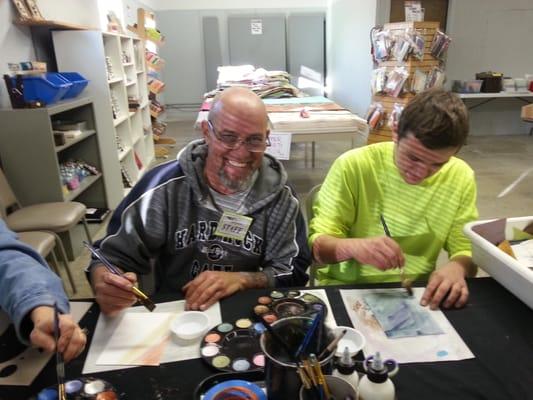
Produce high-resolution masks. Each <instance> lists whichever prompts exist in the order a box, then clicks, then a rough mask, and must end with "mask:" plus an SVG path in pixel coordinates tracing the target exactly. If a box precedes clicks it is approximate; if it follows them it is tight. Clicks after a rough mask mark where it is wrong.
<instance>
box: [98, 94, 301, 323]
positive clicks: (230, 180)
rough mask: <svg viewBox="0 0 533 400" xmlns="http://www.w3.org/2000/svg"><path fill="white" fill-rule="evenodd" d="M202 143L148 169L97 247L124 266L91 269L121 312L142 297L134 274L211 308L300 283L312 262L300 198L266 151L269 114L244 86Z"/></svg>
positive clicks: (106, 299) (217, 110)
mask: <svg viewBox="0 0 533 400" xmlns="http://www.w3.org/2000/svg"><path fill="white" fill-rule="evenodd" d="M201 128H202V133H203V139H201V140H196V141H193V142H191V143H190V144H189V145H188V146H187V147H185V148H184V149H183V150H182V151H181V152H180V154H179V155H178V159H177V160H175V161H170V162H168V163H165V164H161V165H159V166H157V167H155V168H154V169H152V170H151V171H149V172H147V173H146V175H145V176H143V178H142V179H141V180H140V182H139V183H138V184H137V185H135V187H134V188H133V189H132V191H131V192H130V194H129V195H128V196H127V197H126V198H125V199H124V200H123V201H122V203H121V204H120V206H119V208H118V209H117V210H116V211H115V213H114V215H113V218H112V220H111V222H110V224H109V228H108V235H107V236H106V237H105V238H104V239H103V240H102V241H101V242H100V243H99V247H100V250H101V252H102V253H103V254H104V255H105V256H106V257H107V258H108V259H109V260H110V261H111V262H112V263H113V264H115V265H116V266H117V267H119V268H120V269H121V270H122V271H124V272H126V273H125V275H123V276H117V275H113V274H111V273H109V272H107V270H106V268H104V267H103V266H102V265H101V264H99V262H98V261H96V260H94V261H93V262H92V263H91V265H90V266H89V267H88V273H89V277H90V280H91V283H92V286H93V288H94V291H95V294H96V300H97V302H98V303H99V304H100V307H101V309H102V311H103V312H104V313H106V314H111V315H112V314H115V313H117V312H119V311H120V310H122V309H124V308H125V307H128V306H130V305H131V304H133V303H134V302H135V300H136V298H135V297H134V296H133V295H132V293H131V286H132V285H134V284H135V283H136V282H137V274H146V273H149V272H150V271H151V270H152V267H151V261H155V263H154V264H155V275H156V277H157V282H156V284H157V290H159V291H182V293H183V295H184V297H185V300H186V302H187V308H188V309H191V310H205V309H206V308H208V307H209V306H211V305H212V304H213V303H215V302H216V301H218V300H219V299H221V298H224V297H227V296H230V295H231V294H233V293H235V292H237V291H240V290H245V289H248V288H264V287H288V286H302V285H305V283H306V282H307V279H308V276H307V274H306V272H305V271H306V269H307V267H308V266H309V264H310V262H311V256H310V251H309V248H308V246H307V239H306V227H305V222H304V220H303V217H302V214H301V211H300V204H299V201H298V199H297V198H296V195H295V193H294V191H293V190H292V189H291V187H290V186H289V185H288V183H287V173H286V172H285V169H284V168H283V165H282V164H281V163H280V162H279V161H278V160H276V159H275V158H274V157H272V156H270V155H268V154H265V150H266V148H267V146H269V145H270V142H269V139H268V135H269V128H268V117H267V112H266V108H265V106H264V104H263V102H262V101H261V99H260V98H259V97H258V96H257V95H255V94H254V93H253V92H251V91H249V90H248V89H243V88H230V89H226V90H225V91H224V92H222V93H221V94H220V95H218V96H217V97H216V98H215V100H214V101H213V105H212V107H211V111H210V112H209V116H208V120H207V121H203V122H202V125H201Z"/></svg>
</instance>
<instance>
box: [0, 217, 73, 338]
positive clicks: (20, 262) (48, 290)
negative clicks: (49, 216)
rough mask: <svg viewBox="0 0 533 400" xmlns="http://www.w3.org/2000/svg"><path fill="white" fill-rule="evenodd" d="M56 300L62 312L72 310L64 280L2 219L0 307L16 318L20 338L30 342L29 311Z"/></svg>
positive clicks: (12, 317)
mask: <svg viewBox="0 0 533 400" xmlns="http://www.w3.org/2000/svg"><path fill="white" fill-rule="evenodd" d="M54 303H57V305H58V308H59V310H60V312H61V313H63V314H67V313H68V312H69V309H70V307H69V303H68V299H67V296H66V294H65V292H64V290H63V286H62V283H61V279H60V278H59V277H58V276H57V275H56V274H54V272H52V270H50V268H49V267H48V265H47V264H46V262H45V261H44V260H43V259H42V257H41V256H40V255H39V254H38V253H37V252H36V251H35V250H33V249H32V248H31V247H29V246H27V245H25V244H24V243H22V242H20V241H19V240H18V239H17V236H16V234H15V233H14V232H12V231H10V230H9V229H8V228H7V227H6V225H5V223H4V221H2V220H0V308H1V309H2V310H4V311H5V312H7V314H8V315H9V318H10V319H11V321H13V324H14V325H15V329H16V332H17V335H18V338H19V340H21V341H22V342H23V343H25V344H28V342H29V333H30V329H27V328H31V325H29V326H26V324H23V322H24V321H25V318H26V316H28V313H29V312H30V311H31V310H33V309H34V308H35V307H38V306H53V305H54Z"/></svg>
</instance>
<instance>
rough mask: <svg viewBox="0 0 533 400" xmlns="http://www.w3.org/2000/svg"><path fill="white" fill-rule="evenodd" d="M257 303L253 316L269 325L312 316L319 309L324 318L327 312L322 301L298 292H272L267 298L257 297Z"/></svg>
mask: <svg viewBox="0 0 533 400" xmlns="http://www.w3.org/2000/svg"><path fill="white" fill-rule="evenodd" d="M257 303H258V304H257V305H256V306H255V307H254V314H255V315H258V316H261V317H262V318H263V319H264V320H265V321H266V322H268V323H269V324H271V323H273V322H274V321H277V320H278V319H281V318H286V317H297V316H312V315H313V314H315V313H317V312H319V311H320V310H321V309H323V310H324V316H325V315H326V314H327V311H328V309H327V307H326V304H324V302H323V301H322V299H320V298H319V297H317V296H315V295H313V294H311V293H306V292H300V291H299V290H289V291H287V292H282V291H278V290H274V291H272V292H270V295H269V296H261V297H259V298H258V299H257Z"/></svg>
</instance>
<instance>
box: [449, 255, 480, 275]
mask: <svg viewBox="0 0 533 400" xmlns="http://www.w3.org/2000/svg"><path fill="white" fill-rule="evenodd" d="M450 262H453V263H455V264H458V265H459V266H460V267H461V268H462V269H463V274H464V277H465V278H473V277H475V276H476V273H477V266H476V265H475V264H474V262H473V261H472V257H468V256H456V257H453V258H451V259H450Z"/></svg>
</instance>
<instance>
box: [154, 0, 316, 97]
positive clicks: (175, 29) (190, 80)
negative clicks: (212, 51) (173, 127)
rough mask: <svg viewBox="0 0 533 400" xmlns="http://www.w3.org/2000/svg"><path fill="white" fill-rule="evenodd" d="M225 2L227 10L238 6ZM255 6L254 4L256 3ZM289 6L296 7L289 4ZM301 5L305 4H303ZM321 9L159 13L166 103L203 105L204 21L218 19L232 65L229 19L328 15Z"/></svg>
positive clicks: (225, 56) (223, 50) (225, 58)
mask: <svg viewBox="0 0 533 400" xmlns="http://www.w3.org/2000/svg"><path fill="white" fill-rule="evenodd" d="M228 3H230V4H226V2H224V7H227V6H232V5H234V4H232V3H235V2H228ZM252 3H253V2H252ZM287 3H291V4H292V3H294V2H293V1H289V2H287ZM300 3H301V2H300ZM324 11H325V7H321V8H309V7H306V8H295V9H293V8H289V7H283V8H278V9H274V8H267V9H262V8H261V9H260V8H256V9H250V8H244V9H226V8H224V9H215V10H205V9H204V10H178V9H168V10H166V9H165V10H161V9H160V10H156V19H157V26H158V28H159V29H160V30H161V32H162V33H163V34H164V35H165V37H166V43H165V44H164V45H163V46H162V47H161V49H160V54H161V56H162V57H163V58H164V59H165V61H166V66H165V69H164V70H163V72H162V76H163V80H164V81H165V83H166V87H165V92H164V100H165V101H166V103H167V104H181V105H183V104H199V103H201V102H202V97H203V94H204V93H205V92H207V91H208V90H212V89H214V88H208V87H207V85H206V76H205V57H204V41H203V30H202V23H203V22H202V19H203V17H204V16H215V17H217V18H218V24H219V32H220V43H221V53H222V62H223V64H227V63H228V62H229V45H228V31H227V18H228V16H229V15H235V14H246V15H269V14H276V15H280V14H282V15H288V14H291V13H307V12H310V13H315V12H324Z"/></svg>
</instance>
